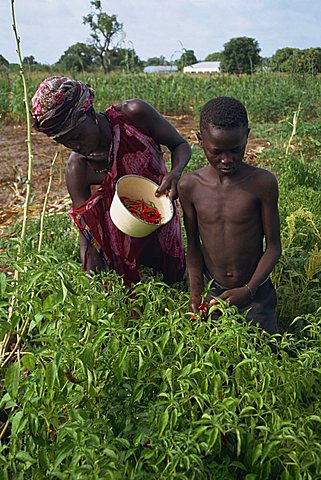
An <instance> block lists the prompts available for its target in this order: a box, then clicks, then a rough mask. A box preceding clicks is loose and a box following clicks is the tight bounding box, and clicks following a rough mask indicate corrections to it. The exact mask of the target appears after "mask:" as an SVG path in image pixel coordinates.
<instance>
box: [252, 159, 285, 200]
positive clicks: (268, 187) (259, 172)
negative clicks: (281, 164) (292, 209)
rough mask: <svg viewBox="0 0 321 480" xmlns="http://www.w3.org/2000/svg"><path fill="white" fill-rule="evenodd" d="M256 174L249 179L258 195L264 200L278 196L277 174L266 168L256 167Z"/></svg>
mask: <svg viewBox="0 0 321 480" xmlns="http://www.w3.org/2000/svg"><path fill="white" fill-rule="evenodd" d="M253 172H254V175H251V176H250V178H249V181H250V182H251V187H252V188H254V190H255V192H256V195H257V196H258V197H259V198H261V199H262V200H263V199H264V198H265V199H267V200H269V199H270V200H271V201H272V200H273V199H275V200H276V199H277V198H278V182H277V179H276V177H275V175H274V174H273V173H272V172H270V171H268V170H265V169H264V168H258V167H254V170H253Z"/></svg>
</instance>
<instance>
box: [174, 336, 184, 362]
mask: <svg viewBox="0 0 321 480" xmlns="http://www.w3.org/2000/svg"><path fill="white" fill-rule="evenodd" d="M183 347H184V340H181V341H180V342H179V344H178V345H177V347H176V348H175V350H174V354H173V358H175V357H177V355H179V354H180V353H181V351H182V350H183Z"/></svg>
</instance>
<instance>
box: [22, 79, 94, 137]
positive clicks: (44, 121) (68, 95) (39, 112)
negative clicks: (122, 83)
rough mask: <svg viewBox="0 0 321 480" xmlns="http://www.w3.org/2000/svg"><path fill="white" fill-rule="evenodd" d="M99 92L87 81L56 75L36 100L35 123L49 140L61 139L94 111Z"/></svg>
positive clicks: (42, 89) (39, 91) (33, 104)
mask: <svg viewBox="0 0 321 480" xmlns="http://www.w3.org/2000/svg"><path fill="white" fill-rule="evenodd" d="M94 96H95V92H94V90H93V89H92V88H91V87H90V86H89V85H86V84H85V83H84V82H81V81H79V80H73V79H72V78H68V77H60V76H52V77H48V78H46V79H45V80H43V82H41V83H40V85H39V87H38V89H37V91H36V93H35V94H34V96H33V98H32V124H33V127H34V128H36V129H37V130H38V131H39V132H43V133H45V134H46V135H48V137H52V138H55V137H59V136H61V135H64V134H65V133H67V132H68V131H69V130H71V129H72V128H74V127H75V126H76V125H78V124H79V123H80V122H82V121H83V120H84V119H85V118H86V113H87V112H89V111H90V110H92V109H93V106H92V105H93V100H94Z"/></svg>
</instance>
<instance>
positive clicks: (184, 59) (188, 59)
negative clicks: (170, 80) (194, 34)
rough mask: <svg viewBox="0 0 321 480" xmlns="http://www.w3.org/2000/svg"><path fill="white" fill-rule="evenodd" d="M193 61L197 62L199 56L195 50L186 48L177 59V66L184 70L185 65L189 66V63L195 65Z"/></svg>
mask: <svg viewBox="0 0 321 480" xmlns="http://www.w3.org/2000/svg"><path fill="white" fill-rule="evenodd" d="M193 63H197V58H196V56H195V53H194V50H186V49H185V48H184V51H183V53H182V55H181V57H180V58H179V59H178V60H177V61H176V65H177V68H178V69H179V70H183V68H184V67H188V65H193Z"/></svg>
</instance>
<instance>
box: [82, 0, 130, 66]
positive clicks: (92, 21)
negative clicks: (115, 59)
mask: <svg viewBox="0 0 321 480" xmlns="http://www.w3.org/2000/svg"><path fill="white" fill-rule="evenodd" d="M90 5H91V7H92V12H91V13H89V14H88V15H86V16H85V17H83V23H84V24H88V25H89V27H90V29H91V34H90V36H91V40H92V44H93V46H94V47H95V48H96V49H97V51H98V58H99V61H100V64H101V66H102V68H103V69H104V71H105V72H108V71H110V69H111V63H112V62H111V57H112V53H111V52H112V49H113V48H115V47H117V46H118V45H119V40H120V36H121V34H122V32H123V25H122V23H120V22H118V20H117V16H116V15H108V14H107V13H106V12H103V11H102V6H101V2H100V0H92V1H91V2H90Z"/></svg>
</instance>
